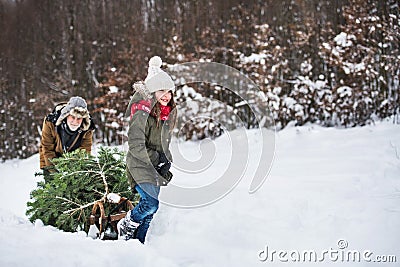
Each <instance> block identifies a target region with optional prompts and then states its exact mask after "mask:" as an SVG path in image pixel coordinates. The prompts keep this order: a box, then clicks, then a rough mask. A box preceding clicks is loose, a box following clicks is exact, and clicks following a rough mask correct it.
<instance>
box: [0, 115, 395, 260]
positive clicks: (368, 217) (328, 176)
mask: <svg viewBox="0 0 400 267" xmlns="http://www.w3.org/2000/svg"><path fill="white" fill-rule="evenodd" d="M247 133H248V135H249V142H248V148H249V154H257V151H258V149H259V148H260V141H261V140H260V139H259V134H258V132H257V131H255V130H251V131H248V132H247ZM230 135H231V136H234V135H235V133H230ZM229 141H230V139H229V135H228V134H225V135H223V136H222V137H220V138H218V139H216V140H209V141H207V142H206V143H201V142H188V143H182V144H180V147H179V149H180V150H181V153H182V155H184V156H185V155H187V157H188V158H189V160H196V159H197V158H198V157H201V156H202V153H206V152H207V151H210V153H211V152H212V151H216V152H217V154H216V155H215V159H214V160H213V161H212V162H211V163H212V164H211V166H210V167H209V168H208V169H206V170H205V173H204V174H203V177H204V181H202V180H201V179H199V177H201V175H199V174H196V175H190V174H184V173H183V172H180V171H177V170H174V172H175V178H174V183H175V184H188V185H193V184H196V183H210V182H212V181H213V180H215V178H217V177H218V176H219V175H220V173H221V172H224V170H225V168H226V165H224V164H226V161H229V159H230V158H231V157H230V156H229V145H228V144H229ZM243 146H246V143H243ZM204 147H205V148H207V147H208V149H204ZM261 147H262V144H261ZM399 153H400V127H399V125H394V124H392V123H390V122H389V121H387V122H381V123H377V124H376V125H369V126H365V127H355V128H351V129H334V128H322V127H319V126H315V125H307V126H302V127H293V126H292V127H291V126H289V127H287V128H285V129H284V130H282V131H280V132H278V133H277V134H276V151H275V159H274V163H273V165H272V168H271V172H270V174H269V176H268V178H267V180H266V181H265V183H264V184H263V185H262V187H261V188H260V189H259V190H258V191H256V192H255V193H254V194H249V193H248V188H249V184H250V182H251V178H252V174H251V172H250V171H246V172H245V175H244V177H243V179H242V180H241V181H240V182H239V184H238V185H237V186H236V187H235V188H234V190H233V191H232V192H230V193H229V194H228V195H227V196H226V197H224V198H222V199H221V200H219V201H217V202H215V203H213V204H211V205H208V206H204V207H202V208H195V209H188V208H187V209H179V208H174V207H171V206H168V205H165V204H161V205H160V209H159V211H158V212H157V214H156V215H155V217H154V220H153V222H152V225H151V228H150V230H149V233H148V238H147V242H146V244H145V245H142V244H140V243H139V242H137V241H136V240H130V241H127V242H126V241H122V240H118V241H101V240H93V239H92V238H90V237H87V236H86V234H85V233H83V232H80V233H65V232H61V231H59V230H57V229H55V228H54V227H50V226H44V225H43V224H41V223H40V221H39V222H36V223H35V224H32V223H30V222H29V221H28V219H27V217H26V216H25V210H26V202H27V201H28V200H29V193H30V191H31V190H32V189H34V188H35V187H36V182H37V181H38V180H39V178H38V177H34V172H35V171H38V165H39V158H38V155H34V156H32V157H30V158H28V159H25V160H11V161H7V162H5V163H2V164H0V172H1V178H0V266H13V267H14V266H21V267H22V266H31V267H34V266H40V267H52V266H96V267H103V266H104V267H106V266H107V267H108V266H141V267H142V266H182V267H187V266H189V267H199V266H239V267H243V266H292V265H294V266H368V267H371V266H398V264H399V261H400V252H399V247H400V240H399V236H400V155H399ZM206 156H210V155H206ZM210 158H213V157H210ZM175 164H178V163H175ZM238 164H239V162H238ZM256 164H258V163H257V162H256V161H251V162H249V164H248V168H249V169H251V168H252V167H254V166H256ZM165 190H168V187H167V188H163V189H162V191H161V193H162V194H163V192H165ZM339 246H341V247H347V248H345V249H340V248H339ZM267 250H268V251H267ZM311 250H313V251H315V252H316V253H318V258H319V259H321V255H323V253H324V251H328V252H329V251H330V252H332V251H339V254H336V256H333V260H332V256H331V257H330V255H328V254H326V255H325V256H326V257H325V258H324V260H323V261H321V262H317V263H315V262H311V263H309V262H302V261H300V262H294V259H295V258H296V257H297V256H298V255H301V254H302V253H303V252H304V251H306V252H307V251H311ZM274 251H275V254H272V255H271V253H273V252H274ZM347 251H360V252H362V253H364V254H366V256H369V259H372V260H374V259H377V257H376V256H390V255H391V256H395V257H396V261H397V262H396V263H378V262H366V260H364V259H363V258H361V260H360V262H356V263H354V262H346V261H342V260H341V258H340V257H339V259H338V258H337V257H338V255H339V256H340V255H343V254H342V253H343V252H347ZM366 251H367V252H366ZM267 252H268V253H267ZM285 253H286V254H285ZM267 255H268V256H269V257H268V258H266V256H267ZM271 256H273V257H274V258H273V259H272V258H271ZM335 257H336V259H337V261H336V262H334V259H335ZM381 259H382V257H381ZM384 259H386V260H388V259H389V257H385V258H384ZM391 259H394V258H393V257H392V258H391ZM263 260H265V261H263ZM285 260H286V262H282V261H285Z"/></svg>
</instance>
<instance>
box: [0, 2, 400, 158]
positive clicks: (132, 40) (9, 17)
mask: <svg viewBox="0 0 400 267" xmlns="http://www.w3.org/2000/svg"><path fill="white" fill-rule="evenodd" d="M399 18H400V16H399V3H398V1H397V0H382V1H379V0H376V1H372V0H346V1H345V0H332V1H327V0H326V1H325V0H319V1H318V0H308V1H306V0H282V1H274V0H266V1H261V0H249V1H239V0H229V1H209V0H199V1H183V0H164V1H154V0H150V1H149V0H132V1H122V0H114V1H110V0H67V1H63V0H15V1H11V0H0V29H1V30H0V104H1V110H0V118H1V125H0V138H1V147H0V154H1V158H2V160H6V159H12V158H26V157H28V156H30V155H32V154H34V153H37V151H38V146H39V138H40V129H41V126H42V122H43V118H44V116H45V115H46V114H47V113H48V112H50V111H51V110H52V109H53V107H54V105H55V104H56V103H58V102H63V101H67V100H68V99H69V97H71V96H74V95H80V96H82V97H84V98H85V99H86V100H87V102H88V104H89V109H90V111H91V114H92V115H93V117H94V119H95V121H96V124H97V130H96V142H98V143H103V144H106V145H118V144H121V142H123V132H124V123H123V120H124V119H123V118H124V113H125V109H126V106H127V104H128V102H129V99H130V96H131V95H132V94H133V92H132V88H131V85H132V83H133V82H135V81H138V80H142V79H144V78H145V77H146V74H147V62H148V59H149V58H150V57H151V56H154V55H160V56H161V57H162V58H163V60H164V61H165V62H166V63H168V64H169V65H172V64H177V63H185V62H192V61H211V62H218V63H223V64H226V65H228V66H231V67H233V68H235V69H237V70H239V71H241V72H242V73H244V74H245V75H247V76H248V77H249V78H250V79H251V80H252V81H254V82H255V83H256V84H257V86H258V87H259V89H260V90H261V91H262V92H263V94H264V96H265V97H266V99H267V101H265V102H263V103H259V106H260V107H264V108H265V109H268V110H269V111H270V114H271V119H272V120H273V121H274V124H275V126H276V128H277V129H278V130H279V129H282V128H284V127H285V126H286V125H288V123H290V122H294V123H295V124H296V125H303V124H305V123H308V122H312V123H317V124H320V125H323V126H328V127H332V126H335V127H353V126H357V125H365V124H368V123H373V121H376V120H379V119H383V118H387V117H390V116H392V118H393V120H394V122H395V123H399V113H400V99H399V72H400V68H399V65H400V64H398V62H399V60H400V53H399V43H400V31H399V26H400V20H399ZM164 67H165V66H164ZM190 86H191V88H193V91H195V92H196V95H201V96H203V97H204V98H205V99H206V100H209V99H216V100H218V101H220V102H222V103H224V105H217V106H215V105H214V106H212V105H211V106H212V109H211V108H210V105H207V104H210V103H209V101H202V102H201V104H199V106H198V107H197V109H198V110H197V111H198V113H202V112H203V113H204V114H206V115H207V112H208V113H210V112H212V113H214V114H221V117H220V118H214V120H213V121H210V120H208V121H207V120H205V121H196V120H194V121H192V122H193V123H192V125H190V124H189V126H187V125H188V124H187V121H190V120H191V118H193V117H195V116H196V114H193V111H191V110H189V109H188V110H185V112H184V113H183V116H182V121H183V123H185V125H184V126H182V125H178V127H181V129H182V131H184V132H185V133H184V134H185V138H186V139H201V138H204V137H209V136H210V135H218V134H219V133H220V131H218V129H219V130H220V129H222V128H228V129H230V128H234V127H235V124H236V123H238V122H235V121H229V120H228V119H227V118H225V117H223V116H224V114H225V112H218V111H219V110H220V109H224V108H225V109H226V108H228V109H230V110H233V111H234V112H235V113H237V114H239V117H240V118H241V119H242V120H243V121H245V122H246V123H247V124H246V127H247V128H253V127H256V126H257V125H256V124H255V123H254V120H252V119H251V114H249V113H250V110H249V108H248V106H247V105H238V103H239V102H241V99H239V98H238V97H237V96H235V95H234V94H232V93H231V92H230V91H229V90H223V88H220V87H219V86H215V85H212V84H203V83H200V84H193V85H190ZM246 89H247V88H240V90H244V91H246ZM187 92H188V90H187V88H186V89H185V88H178V92H177V93H178V94H179V95H180V96H181V97H180V98H178V99H177V101H178V103H180V102H183V101H186V100H187V98H191V97H196V96H194V95H193V94H188V93H187ZM189 92H190V90H189ZM213 109H214V110H213ZM228 121H229V122H228ZM225 122H226V123H230V124H232V125H231V126H232V127H227V126H226V125H219V124H224V123H225ZM210 125H213V130H212V131H211V130H210ZM185 127H186V128H185ZM215 128H217V130H215Z"/></svg>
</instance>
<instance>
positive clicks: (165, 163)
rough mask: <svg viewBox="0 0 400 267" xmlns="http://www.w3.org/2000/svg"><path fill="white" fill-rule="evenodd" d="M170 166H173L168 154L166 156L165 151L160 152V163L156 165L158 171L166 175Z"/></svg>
mask: <svg viewBox="0 0 400 267" xmlns="http://www.w3.org/2000/svg"><path fill="white" fill-rule="evenodd" d="M170 168H171V162H169V160H168V159H167V156H165V154H164V153H160V155H159V163H158V165H157V167H156V170H157V172H158V173H159V174H160V175H161V176H163V177H164V176H166V175H167V173H168V171H169V169H170Z"/></svg>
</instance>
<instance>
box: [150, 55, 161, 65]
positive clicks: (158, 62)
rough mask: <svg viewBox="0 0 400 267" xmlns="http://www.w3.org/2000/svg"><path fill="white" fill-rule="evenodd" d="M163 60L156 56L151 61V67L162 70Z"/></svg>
mask: <svg viewBox="0 0 400 267" xmlns="http://www.w3.org/2000/svg"><path fill="white" fill-rule="evenodd" d="M161 65H162V60H161V58H160V57H159V56H154V57H152V58H150V60H149V67H158V68H161Z"/></svg>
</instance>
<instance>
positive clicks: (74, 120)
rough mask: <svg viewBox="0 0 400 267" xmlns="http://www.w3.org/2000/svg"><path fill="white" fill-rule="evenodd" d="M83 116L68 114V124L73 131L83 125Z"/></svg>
mask: <svg viewBox="0 0 400 267" xmlns="http://www.w3.org/2000/svg"><path fill="white" fill-rule="evenodd" d="M82 121H83V118H78V117H75V116H73V115H68V117H67V125H68V127H69V128H70V129H71V131H76V130H78V128H79V127H80V126H81V124H82Z"/></svg>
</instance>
